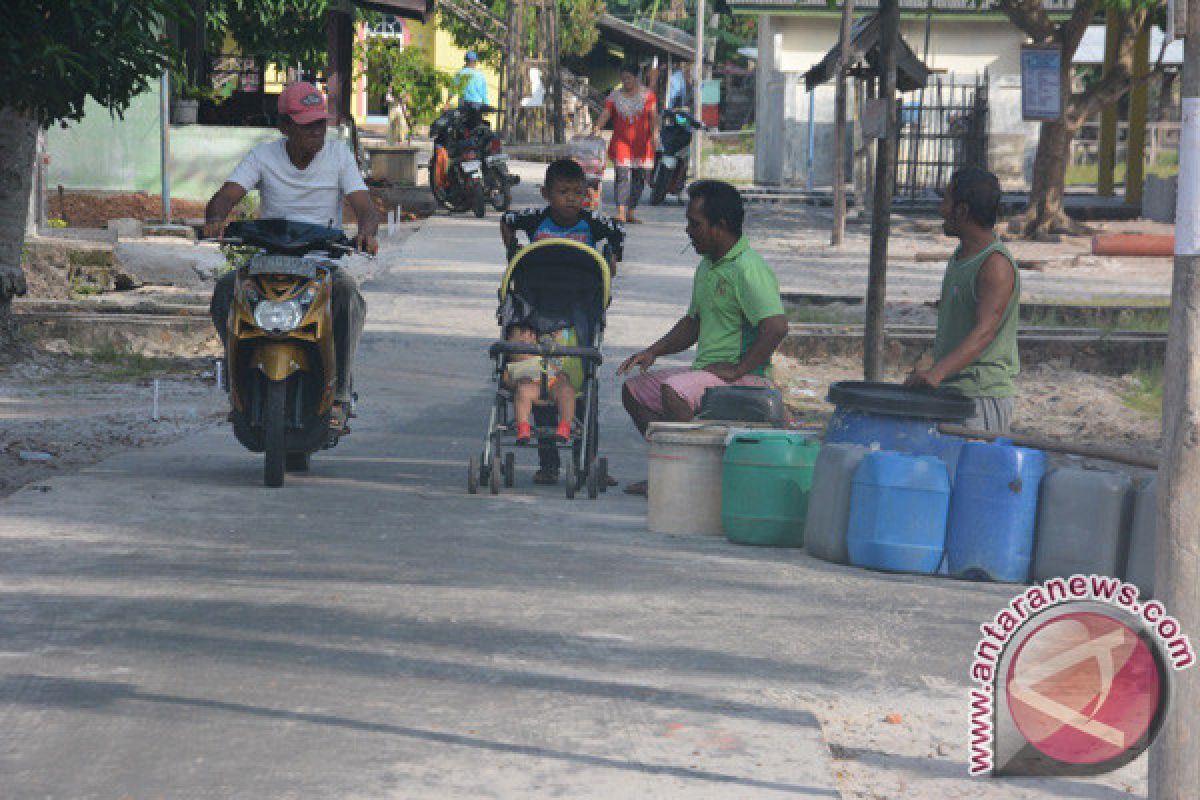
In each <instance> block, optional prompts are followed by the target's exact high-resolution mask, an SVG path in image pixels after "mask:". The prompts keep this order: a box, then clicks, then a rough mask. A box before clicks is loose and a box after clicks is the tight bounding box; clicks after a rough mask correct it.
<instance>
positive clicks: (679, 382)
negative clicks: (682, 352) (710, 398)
mask: <svg viewBox="0 0 1200 800" xmlns="http://www.w3.org/2000/svg"><path fill="white" fill-rule="evenodd" d="M770 385H771V382H770V381H769V380H767V379H766V378H764V377H762V376H761V375H746V376H745V377H742V378H739V379H738V380H737V381H735V382H734V383H726V382H725V381H723V380H721V379H720V378H718V377H717V376H716V375H713V374H712V373H711V372H708V371H706V370H702V369H692V368H691V367H670V368H668V369H656V370H654V371H653V372H647V373H645V374H644V375H637V376H635V377H632V378H630V379H629V380H627V381H625V388H627V389H628V390H629V393H630V394H632V395H633V399H634V400H636V401H637V402H638V404H639V405H642V406H644V407H646V408H648V409H650V410H651V411H653V412H654V413H656V414H661V413H662V411H663V405H662V387H664V386H670V387H671V389H672V390H674V392H675V393H676V394H677V395H679V396H680V397H682V398H683V399H684V400H686V401H687V402H688V405H690V406H691V407H692V411H693V412H696V411H699V410H700V401H701V400H702V399H703V398H704V390H705V389H708V388H709V387H711V386H770Z"/></svg>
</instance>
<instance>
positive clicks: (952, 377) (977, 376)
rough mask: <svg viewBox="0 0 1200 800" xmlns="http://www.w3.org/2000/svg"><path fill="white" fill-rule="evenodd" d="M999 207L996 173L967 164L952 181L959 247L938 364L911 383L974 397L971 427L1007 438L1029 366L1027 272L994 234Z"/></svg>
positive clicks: (947, 224) (943, 303) (947, 226)
mask: <svg viewBox="0 0 1200 800" xmlns="http://www.w3.org/2000/svg"><path fill="white" fill-rule="evenodd" d="M999 210H1000V182H999V181H997V180H996V176H995V175H993V174H992V173H990V172H988V171H987V170H983V169H980V168H978V167H964V168H962V169H960V170H958V171H957V172H955V173H954V174H953V175H952V176H951V177H950V185H949V186H948V187H947V188H946V195H945V197H943V198H942V206H941V213H942V219H943V220H944V224H943V229H944V230H945V232H946V235H947V236H954V237H956V238H957V239H958V241H959V245H958V249H957V250H955V251H954V255H953V256H951V258H950V263H949V264H948V265H947V266H946V275H945V277H944V278H943V280H942V296H941V300H939V301H938V323H937V333H936V334H935V336H934V343H933V366H931V367H930V368H929V369H924V370H915V371H914V372H913V373H912V374H911V375H909V376H908V380H907V381H905V383H906V384H907V385H908V386H924V387H928V388H931V389H937V388H942V389H950V390H953V391H956V392H958V393H960V394H963V395H966V396H967V397H970V398H972V399H973V400H974V401H975V416H974V417H972V418H971V419H969V420H966V421H965V422H964V423H963V424H964V425H966V426H967V427H968V428H976V429H981V430H987V431H993V432H996V433H1006V432H1007V431H1008V428H1009V425H1010V424H1011V423H1012V413H1013V397H1014V395H1016V387H1015V386H1014V385H1013V379H1014V378H1016V376H1017V373H1018V372H1020V369H1021V363H1020V358H1019V357H1018V355H1017V324H1018V317H1019V310H1020V303H1021V275H1020V272H1019V271H1018V270H1017V263H1016V261H1015V260H1014V259H1013V257H1012V254H1011V253H1009V252H1008V248H1006V247H1005V246H1004V243H1003V242H1001V241H1000V240H999V239H998V238H997V237H996V234H995V233H994V232H993V230H992V229H993V228H994V227H995V225H996V216H997V214H998V213H999Z"/></svg>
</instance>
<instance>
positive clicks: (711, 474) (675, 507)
mask: <svg viewBox="0 0 1200 800" xmlns="http://www.w3.org/2000/svg"><path fill="white" fill-rule="evenodd" d="M729 430H730V428H729V426H727V425H704V424H698V423H692V422H652V423H650V428H649V429H648V430H647V431H646V440H647V441H648V442H649V443H650V468H649V473H650V474H649V482H648V487H647V491H648V493H649V506H650V508H649V512H648V520H647V527H649V528H650V530H652V531H654V532H656V533H702V534H710V535H713V536H720V535H721V534H722V533H723V530H722V527H721V478H722V474H723V461H724V458H725V439H726V437H727V436H728V435H729Z"/></svg>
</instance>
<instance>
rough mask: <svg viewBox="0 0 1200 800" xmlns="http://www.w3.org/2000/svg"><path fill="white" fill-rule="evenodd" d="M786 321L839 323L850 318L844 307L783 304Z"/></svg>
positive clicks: (819, 323) (812, 323) (815, 323)
mask: <svg viewBox="0 0 1200 800" xmlns="http://www.w3.org/2000/svg"><path fill="white" fill-rule="evenodd" d="M785 308H786V309H787V318H788V322H797V323H807V324H810V325H840V324H845V323H848V322H851V321H852V319H851V317H850V315H849V314H847V313H846V311H845V309H842V308H837V307H835V306H785Z"/></svg>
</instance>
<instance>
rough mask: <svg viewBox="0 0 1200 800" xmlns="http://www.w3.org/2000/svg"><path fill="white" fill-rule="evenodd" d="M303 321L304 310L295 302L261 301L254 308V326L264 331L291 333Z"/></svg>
mask: <svg viewBox="0 0 1200 800" xmlns="http://www.w3.org/2000/svg"><path fill="white" fill-rule="evenodd" d="M303 319H304V308H303V307H302V306H301V305H300V303H299V302H297V301H295V300H284V301H282V302H276V301H274V300H263V301H262V302H261V303H259V304H258V305H257V306H255V308H254V324H255V325H257V326H258V327H260V328H262V329H263V330H265V331H274V332H276V333H286V332H288V331H293V330H295V329H296V328H297V327H298V326H299V325H300V322H301V320H303Z"/></svg>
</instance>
